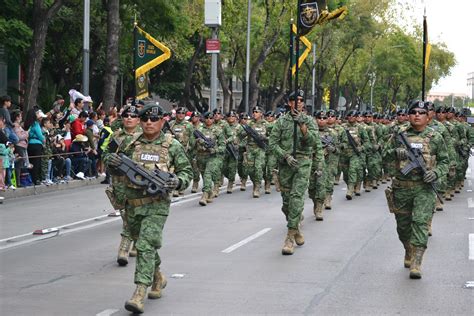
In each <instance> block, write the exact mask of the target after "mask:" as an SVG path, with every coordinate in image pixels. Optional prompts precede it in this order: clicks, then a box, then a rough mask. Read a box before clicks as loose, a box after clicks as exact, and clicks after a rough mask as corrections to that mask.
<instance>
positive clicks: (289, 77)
mask: <svg viewBox="0 0 474 316" xmlns="http://www.w3.org/2000/svg"><path fill="white" fill-rule="evenodd" d="M293 22H294V20H293V19H290V67H289V70H288V85H289V86H288V91H290V93H291V91H293V75H292V68H293V67H292V63H293V54H294V49H293V45H294V44H293V39H294V37H293Z"/></svg>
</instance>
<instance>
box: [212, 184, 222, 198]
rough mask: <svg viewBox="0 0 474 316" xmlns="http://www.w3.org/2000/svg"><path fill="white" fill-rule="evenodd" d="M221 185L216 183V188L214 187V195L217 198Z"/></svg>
mask: <svg viewBox="0 0 474 316" xmlns="http://www.w3.org/2000/svg"><path fill="white" fill-rule="evenodd" d="M220 188H221V186H220V185H219V184H214V189H212V197H213V198H216V197H218V196H219V191H220Z"/></svg>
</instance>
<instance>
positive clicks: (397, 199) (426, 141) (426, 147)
mask: <svg viewBox="0 0 474 316" xmlns="http://www.w3.org/2000/svg"><path fill="white" fill-rule="evenodd" d="M408 113H409V122H410V125H409V126H408V127H406V128H402V129H400V130H398V131H396V132H394V134H393V135H392V137H391V139H390V141H389V143H388V146H387V148H386V149H385V150H384V158H386V159H391V160H394V161H395V164H396V169H397V171H396V172H395V175H394V179H393V183H392V194H391V197H392V199H393V203H392V205H391V206H390V203H389V207H391V210H392V211H393V212H394V213H395V219H396V221H397V232H398V237H399V239H400V241H401V242H402V243H403V246H404V248H405V259H404V266H405V267H406V268H408V267H409V268H410V278H412V279H419V278H421V262H422V259H423V254H424V252H425V249H426V247H427V244H428V223H429V221H430V220H431V218H432V216H433V209H434V207H435V199H436V195H435V193H434V190H433V184H434V183H435V182H436V180H438V179H439V178H441V177H443V176H444V175H445V174H446V173H447V171H448V163H449V162H448V155H447V150H446V146H445V144H444V141H443V139H442V137H441V135H440V134H439V133H437V132H435V131H434V130H433V129H431V128H429V127H428V120H429V119H428V109H427V106H426V105H425V103H424V102H423V101H412V102H411V103H410V107H409V110H408ZM401 135H403V136H405V137H406V140H407V142H408V143H407V144H403V143H402V142H401V139H402V138H401ZM412 150H418V151H420V153H421V154H422V156H423V160H424V162H425V165H426V172H425V173H424V174H423V172H422V171H421V169H420V168H414V169H413V170H411V171H410V172H409V173H407V174H403V173H402V172H401V170H402V169H403V168H405V167H406V166H407V165H408V164H410V163H411V161H410V160H409V159H408V155H409V151H412Z"/></svg>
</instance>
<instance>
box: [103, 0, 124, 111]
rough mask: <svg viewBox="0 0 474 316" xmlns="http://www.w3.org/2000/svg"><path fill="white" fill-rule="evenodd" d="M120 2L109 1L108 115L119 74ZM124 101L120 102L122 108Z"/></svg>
mask: <svg viewBox="0 0 474 316" xmlns="http://www.w3.org/2000/svg"><path fill="white" fill-rule="evenodd" d="M119 8H120V0H108V1H107V51H106V56H107V57H106V61H105V62H106V65H105V74H104V90H103V109H104V110H105V112H106V113H107V112H108V111H109V109H110V108H111V107H113V106H114V104H115V95H116V91H117V79H118V74H119V46H118V45H119V40H120V13H119ZM122 104H123V100H120V104H119V105H120V106H121V105H122Z"/></svg>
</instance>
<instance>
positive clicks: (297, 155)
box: [295, 154, 312, 159]
mask: <svg viewBox="0 0 474 316" xmlns="http://www.w3.org/2000/svg"><path fill="white" fill-rule="evenodd" d="M295 159H312V157H311V156H310V155H302V154H296V155H295Z"/></svg>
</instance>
